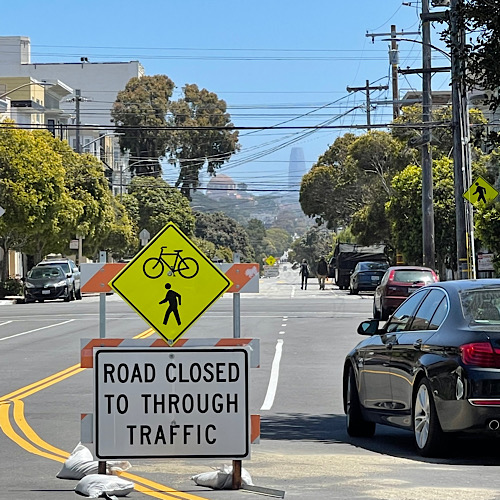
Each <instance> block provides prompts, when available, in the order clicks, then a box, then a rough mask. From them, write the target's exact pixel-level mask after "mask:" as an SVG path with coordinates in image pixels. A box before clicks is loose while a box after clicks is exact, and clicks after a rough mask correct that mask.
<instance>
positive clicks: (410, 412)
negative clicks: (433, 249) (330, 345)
mask: <svg viewBox="0 0 500 500" xmlns="http://www.w3.org/2000/svg"><path fill="white" fill-rule="evenodd" d="M358 333H360V334H361V335H368V336H369V337H368V338H366V339H365V340H363V341H362V342H360V343H359V344H358V345H357V346H356V347H355V348H354V349H353V350H352V351H351V352H350V353H349V354H348V355H347V357H346V360H345V365H344V376H343V389H344V410H345V412H346V414H347V431H348V433H349V434H350V435H351V436H368V437H369V436H372V435H373V434H374V432H375V426H376V424H385V425H392V426H396V427H400V428H403V429H408V430H410V431H413V433H414V436H415V444H416V446H417V449H418V451H419V452H420V453H421V454H422V455H424V456H433V455H437V454H440V453H445V452H446V446H444V445H445V443H446V441H448V439H449V438H451V437H452V436H453V433H459V432H468V433H486V434H491V436H492V437H497V438H498V437H500V279H485V280H458V281H447V282H443V283H433V284H430V285H427V286H425V287H422V288H420V289H419V290H418V291H416V292H415V293H414V294H413V295H411V297H409V298H408V299H407V300H406V301H405V302H404V303H403V304H402V305H401V306H400V307H399V308H398V309H397V310H396V312H395V313H394V314H393V315H392V317H391V318H390V319H389V321H388V322H387V323H386V324H385V325H383V327H382V328H380V329H379V320H376V319H372V320H368V321H365V322H363V323H361V324H360V325H359V327H358Z"/></svg>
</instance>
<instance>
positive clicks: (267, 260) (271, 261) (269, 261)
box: [266, 255, 276, 266]
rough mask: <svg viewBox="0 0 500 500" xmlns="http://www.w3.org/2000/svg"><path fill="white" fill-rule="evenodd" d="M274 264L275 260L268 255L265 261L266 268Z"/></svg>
mask: <svg viewBox="0 0 500 500" xmlns="http://www.w3.org/2000/svg"><path fill="white" fill-rule="evenodd" d="M275 262H276V259H275V258H274V257H273V256H272V255H270V256H269V257H268V258H267V259H266V264H267V265H268V266H274V264H275Z"/></svg>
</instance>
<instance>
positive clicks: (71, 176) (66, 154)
mask: <svg viewBox="0 0 500 500" xmlns="http://www.w3.org/2000/svg"><path fill="white" fill-rule="evenodd" d="M51 147H52V149H53V150H54V151H56V152H57V154H58V155H60V157H61V159H62V162H63V164H64V166H65V185H66V190H67V192H68V194H69V196H70V197H71V199H72V201H73V203H74V205H75V206H76V207H77V216H76V221H75V222H73V224H72V225H70V226H68V225H67V226H66V228H65V232H64V233H63V234H61V238H60V239H59V241H57V242H55V241H54V243H53V248H52V251H57V252H61V253H63V254H64V253H68V251H69V247H68V243H69V241H70V240H71V239H73V238H74V237H75V236H76V235H82V236H83V237H84V240H83V254H84V255H86V256H87V257H95V255H96V253H97V252H98V251H99V250H103V249H104V248H102V247H101V244H102V242H103V241H104V240H105V239H106V238H108V236H109V232H110V231H111V230H112V228H113V226H114V225H116V224H119V221H118V220H117V214H118V212H117V211H116V207H115V206H114V205H115V204H114V201H113V196H112V194H111V192H110V190H109V185H108V181H107V179H106V176H105V174H104V169H103V165H102V163H101V162H100V161H99V159H97V158H96V157H95V156H93V155H90V154H78V153H75V152H74V151H73V150H72V149H71V147H70V146H69V145H68V143H67V142H66V141H61V140H59V139H56V138H53V137H52V136H51ZM125 222H126V221H125V219H122V220H121V224H125ZM128 224H130V221H128ZM130 229H131V228H129V229H128V230H130ZM124 230H125V228H124Z"/></svg>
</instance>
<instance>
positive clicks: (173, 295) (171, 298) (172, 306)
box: [160, 283, 182, 326]
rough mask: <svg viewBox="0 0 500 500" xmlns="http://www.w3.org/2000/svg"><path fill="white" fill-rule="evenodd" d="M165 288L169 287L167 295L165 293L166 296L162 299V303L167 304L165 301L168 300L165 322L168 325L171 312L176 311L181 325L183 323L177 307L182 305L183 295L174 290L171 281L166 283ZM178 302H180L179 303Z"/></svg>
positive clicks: (175, 314) (177, 319)
mask: <svg viewBox="0 0 500 500" xmlns="http://www.w3.org/2000/svg"><path fill="white" fill-rule="evenodd" d="M165 288H166V289H167V295H165V298H164V299H163V300H162V301H160V304H165V302H168V308H167V312H166V313H165V318H164V319H163V324H164V325H166V324H167V322H168V317H169V316H170V314H171V313H174V316H175V319H176V321H177V324H178V325H179V326H180V325H181V324H182V323H181V318H180V316H179V311H178V310H177V307H178V305H179V306H180V305H181V296H180V294H178V293H177V292H174V291H173V290H172V285H171V284H170V283H167V284H166V285H165ZM177 302H179V304H178V305H177Z"/></svg>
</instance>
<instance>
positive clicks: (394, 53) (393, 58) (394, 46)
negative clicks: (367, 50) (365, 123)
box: [389, 24, 399, 120]
mask: <svg viewBox="0 0 500 500" xmlns="http://www.w3.org/2000/svg"><path fill="white" fill-rule="evenodd" d="M396 36H397V33H396V25H395V24H392V25H391V51H390V53H389V60H390V63H391V71H392V75H391V83H392V117H393V118H394V120H395V119H396V118H397V117H398V116H399V82H398V78H399V75H398V66H399V50H398V42H397V41H396Z"/></svg>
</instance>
